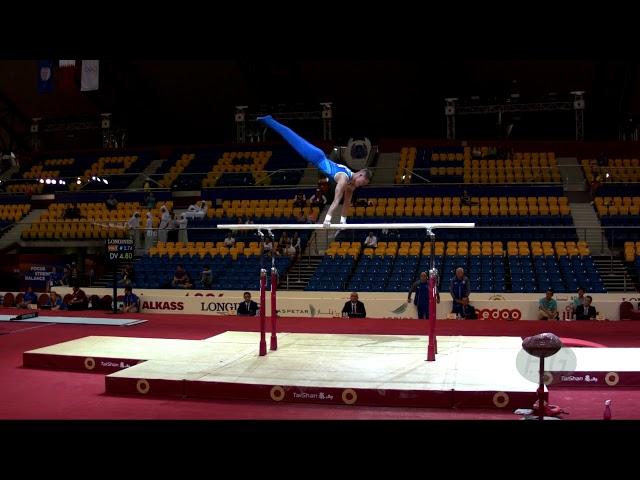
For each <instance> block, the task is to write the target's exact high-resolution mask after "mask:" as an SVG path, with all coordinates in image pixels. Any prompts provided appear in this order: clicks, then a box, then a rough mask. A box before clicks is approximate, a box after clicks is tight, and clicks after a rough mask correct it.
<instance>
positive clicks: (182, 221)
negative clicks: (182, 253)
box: [178, 213, 189, 243]
mask: <svg viewBox="0 0 640 480" xmlns="http://www.w3.org/2000/svg"><path fill="white" fill-rule="evenodd" d="M188 222H189V221H188V220H187V216H186V215H185V214H184V213H182V214H180V218H179V219H178V241H179V242H182V243H187V242H188V241H189V237H188V235H187V224H188Z"/></svg>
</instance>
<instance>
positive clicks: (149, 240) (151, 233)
mask: <svg viewBox="0 0 640 480" xmlns="http://www.w3.org/2000/svg"><path fill="white" fill-rule="evenodd" d="M145 227H146V233H145V238H144V248H145V249H146V250H149V249H150V248H151V247H152V246H153V241H154V239H155V237H156V231H155V230H154V229H153V215H152V214H151V212H147V223H146V225H145Z"/></svg>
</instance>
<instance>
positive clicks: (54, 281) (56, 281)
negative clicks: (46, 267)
mask: <svg viewBox="0 0 640 480" xmlns="http://www.w3.org/2000/svg"><path fill="white" fill-rule="evenodd" d="M54 285H62V272H59V271H58V269H57V268H56V267H51V275H49V290H51V287H53V286H54Z"/></svg>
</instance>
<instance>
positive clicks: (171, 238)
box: [167, 212, 179, 242]
mask: <svg viewBox="0 0 640 480" xmlns="http://www.w3.org/2000/svg"><path fill="white" fill-rule="evenodd" d="M170 217H171V218H169V224H168V226H167V241H168V242H177V241H178V227H179V225H178V218H177V214H176V212H171V213H170Z"/></svg>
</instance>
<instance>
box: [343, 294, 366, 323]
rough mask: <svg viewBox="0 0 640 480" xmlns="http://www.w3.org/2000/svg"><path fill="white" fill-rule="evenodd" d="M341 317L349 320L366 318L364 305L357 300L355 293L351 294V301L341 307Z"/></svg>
mask: <svg viewBox="0 0 640 480" xmlns="http://www.w3.org/2000/svg"><path fill="white" fill-rule="evenodd" d="M342 316H343V317H349V318H365V317H366V316H367V310H366V309H365V307H364V303H362V302H361V301H360V300H358V294H357V293H356V292H351V300H349V301H348V302H346V303H345V304H344V307H342Z"/></svg>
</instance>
